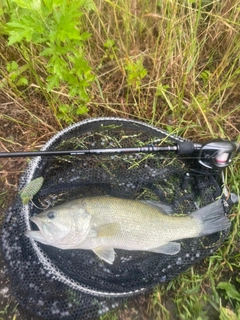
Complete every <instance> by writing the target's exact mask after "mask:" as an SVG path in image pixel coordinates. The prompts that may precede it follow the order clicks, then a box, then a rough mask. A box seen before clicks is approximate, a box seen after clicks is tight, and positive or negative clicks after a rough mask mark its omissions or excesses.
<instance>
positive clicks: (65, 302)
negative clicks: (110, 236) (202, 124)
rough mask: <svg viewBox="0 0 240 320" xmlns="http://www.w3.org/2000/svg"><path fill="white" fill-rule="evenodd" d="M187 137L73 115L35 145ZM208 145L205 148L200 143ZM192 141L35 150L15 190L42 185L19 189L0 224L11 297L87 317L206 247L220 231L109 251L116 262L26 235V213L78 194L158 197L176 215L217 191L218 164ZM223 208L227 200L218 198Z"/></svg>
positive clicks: (55, 315)
mask: <svg viewBox="0 0 240 320" xmlns="http://www.w3.org/2000/svg"><path fill="white" fill-rule="evenodd" d="M185 141H187V140H185V139H183V138H180V137H177V136H174V135H170V134H168V133H167V132H165V131H163V130H160V129H157V128H154V127H153V126H150V125H147V124H144V123H141V122H138V121H133V120H125V119H120V118H98V119H90V120H85V121H82V122H79V123H77V124H75V125H73V126H70V127H68V128H66V129H64V130H62V131H61V132H59V133H58V134H56V135H55V136H54V137H53V138H52V139H51V140H50V141H49V142H47V143H46V145H45V146H44V147H43V149H42V151H49V150H55V151H61V150H81V149H84V150H85V149H93V148H94V149H103V148H130V147H137V148H140V147H143V146H161V147H164V146H175V145H176V144H181V143H182V142H185ZM204 152H205V149H204ZM198 160H199V150H195V151H194V150H193V151H192V154H191V155H190V156H189V155H187V154H177V153H176V152H171V151H169V152H168V151H166V152H164V153H161V152H148V153H144V152H141V151H140V152H136V153H119V154H107V153H106V154H104V153H103V154H83V155H81V156H78V155H74V154H70V155H56V156H44V157H40V156H38V157H36V158H33V160H32V161H31V162H30V163H29V165H28V167H27V169H26V170H25V173H24V175H23V176H22V178H21V179H20V183H19V189H20V190H21V189H23V188H24V187H26V186H27V185H28V184H29V183H30V182H31V181H32V180H34V179H36V178H39V177H43V178H44V183H43V185H42V187H41V189H40V191H39V192H38V193H37V194H36V195H34V197H33V199H32V202H29V203H28V204H26V205H23V203H22V201H21V199H20V197H19V196H18V197H17V198H16V200H15V202H14V204H13V205H12V207H11V208H9V210H8V212H7V216H6V221H5V223H4V226H3V236H2V246H3V251H4V255H5V259H6V262H7V265H8V269H9V273H10V275H11V281H12V289H13V293H14V295H15V297H16V299H17V300H18V302H19V303H20V304H21V305H22V306H23V307H24V308H26V309H28V310H30V312H32V313H35V314H36V315H38V316H41V317H42V318H44V319H51V320H52V319H69V320H70V319H74V320H76V319H92V318H96V317H98V316H99V315H102V314H104V313H105V312H107V311H108V310H110V309H113V308H115V307H116V306H117V305H119V304H120V303H121V302H122V301H124V300H125V299H127V298H129V297H132V296H134V295H136V294H139V293H141V292H144V291H146V290H149V289H151V288H153V287H154V286H155V285H157V284H159V283H162V282H166V281H169V280H171V279H173V278H174V277H176V276H177V275H178V274H180V273H181V272H183V271H184V270H186V269H187V268H189V267H191V266H192V265H194V264H196V263H198V262H199V261H200V260H202V259H203V258H205V257H207V256H209V255H211V254H212V253H213V252H214V251H215V250H217V248H218V247H219V246H220V245H221V244H222V242H223V241H224V239H225V238H226V236H227V235H228V230H227V231H222V232H219V233H215V234H211V235H209V236H204V237H201V238H194V239H185V240H182V241H181V250H180V252H179V253H178V254H176V255H173V256H169V255H164V254H157V253H150V252H139V251H124V250H115V251H116V253H117V256H116V259H115V261H114V264H113V265H109V264H106V263H105V262H104V261H102V260H100V259H99V258H98V257H97V256H96V255H95V254H94V253H93V252H92V251H87V250H61V249H58V248H55V247H51V246H46V245H43V244H41V243H37V242H35V241H33V240H30V239H29V238H27V237H26V236H25V235H24V233H25V231H26V230H27V229H30V228H34V226H33V225H30V222H29V218H30V217H31V216H32V215H33V214H36V213H40V212H41V211H42V210H41V209H40V208H42V209H45V208H46V207H49V206H55V205H58V204H61V203H63V202H66V201H69V200H72V199H75V198H79V197H80V196H81V197H85V196H89V195H91V196H94V195H96V196H97V195H110V196H115V197H120V198H128V199H138V200H156V201H161V202H165V203H167V204H169V205H171V206H172V208H173V212H174V213H176V214H182V213H184V214H190V213H191V212H193V211H196V210H197V209H199V208H200V207H203V206H206V205H208V204H210V203H212V202H213V201H215V199H216V198H217V197H220V196H221V194H222V189H221V185H222V180H221V175H220V172H219V171H216V170H214V169H212V168H208V167H207V168H206V166H201V164H200V163H199V161H198ZM225 205H226V211H227V210H228V209H229V208H230V206H228V204H227V203H226V202H225Z"/></svg>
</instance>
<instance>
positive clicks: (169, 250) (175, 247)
mask: <svg viewBox="0 0 240 320" xmlns="http://www.w3.org/2000/svg"><path fill="white" fill-rule="evenodd" d="M180 249H181V244H180V243H178V242H168V243H165V244H163V245H161V246H159V247H157V248H152V249H149V250H148V251H151V252H156V253H163V254H169V255H174V254H177V253H178V252H179V251H180Z"/></svg>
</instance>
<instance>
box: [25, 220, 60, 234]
mask: <svg viewBox="0 0 240 320" xmlns="http://www.w3.org/2000/svg"><path fill="white" fill-rule="evenodd" d="M30 220H31V221H32V222H34V223H35V224H36V226H37V227H38V229H39V230H38V231H32V232H35V233H36V234H37V233H38V234H41V236H42V237H46V238H48V239H50V238H53V237H54V234H55V233H56V230H55V227H54V225H53V224H52V223H48V224H47V223H44V222H42V221H41V220H40V219H39V218H38V217H37V216H34V217H31V218H30Z"/></svg>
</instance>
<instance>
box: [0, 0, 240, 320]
mask: <svg viewBox="0 0 240 320" xmlns="http://www.w3.org/2000/svg"><path fill="white" fill-rule="evenodd" d="M93 116H94V117H95V116H120V117H124V118H134V119H139V120H142V121H144V122H146V123H150V124H152V125H154V126H156V127H161V128H163V129H166V130H168V131H169V132H171V133H176V134H178V135H180V136H182V137H186V138H189V139H191V140H192V141H197V142H203V141H209V140H211V139H213V138H223V139H230V140H235V141H239V139H240V137H239V132H240V3H239V0H215V1H212V0H151V1H149V0H138V1H137V0H132V1H127V0H115V1H111V0H96V1H93V0H71V1H69V0H2V1H1V2H0V119H1V126H0V148H1V151H21V150H24V151H30V150H38V149H39V148H40V147H41V146H42V145H43V144H44V143H45V142H46V141H47V140H48V139H49V138H50V137H52V136H53V134H54V133H56V132H57V131H59V130H60V129H62V128H64V127H66V126H67V125H69V124H71V123H74V122H76V121H79V120H81V119H83V118H86V117H93ZM25 166H26V160H24V159H21V158H19V159H10V160H9V159H8V160H1V162H0V181H1V184H0V185H1V187H0V207H1V212H4V210H5V209H6V208H7V207H8V206H9V204H10V203H11V201H12V200H13V197H14V195H15V194H16V190H17V183H18V177H19V174H21V172H22V171H23V169H24V167H25ZM226 173H227V181H226V184H227V186H228V187H229V189H230V190H231V192H235V193H236V194H240V193H239V185H240V168H239V157H238V158H235V159H234V161H233V164H232V165H231V166H230V167H229V168H228V169H227V172H226ZM3 216H4V215H3V213H1V216H0V219H1V220H2V219H3ZM232 225H233V227H232V232H231V234H230V235H229V238H228V239H227V241H226V242H225V245H224V246H222V247H221V248H220V249H219V250H218V251H217V252H216V253H215V254H214V255H213V256H211V257H209V258H208V259H206V260H204V261H203V262H202V263H201V264H200V265H198V266H194V267H192V268H191V269H190V270H188V271H187V272H185V273H184V274H182V275H180V276H179V277H177V278H176V279H174V280H173V281H171V282H169V283H167V284H164V285H161V286H159V287H158V288H155V289H154V290H153V292H152V293H150V294H147V295H142V296H140V297H139V298H137V299H135V300H134V301H133V302H131V303H129V304H127V305H126V306H124V307H122V308H121V309H120V310H117V311H114V312H111V313H110V314H107V315H105V316H103V317H102V319H105V320H107V319H163V320H164V319H174V320H175V319H198V320H200V319H201V320H205V319H206V320H207V319H211V320H212V319H221V320H230V319H231V320H237V319H240V293H239V292H240V276H239V274H240V242H239V235H240V218H239V205H238V208H237V206H235V207H234V209H233V211H232ZM1 266H2V269H1V270H2V273H1V277H0V295H1V297H2V299H1V302H0V319H17V320H20V319H25V320H26V319H27V320H28V319H31V316H30V315H26V314H25V313H24V311H23V310H22V309H21V307H19V306H18V305H17V302H16V301H14V298H13V297H12V296H11V294H10V291H9V289H8V287H6V286H7V280H6V279H7V278H6V270H5V267H4V263H3V262H1ZM4 288H5V289H4ZM6 288H7V289H6ZM4 290H5V291H4ZM32 319H36V318H34V317H33V318H32Z"/></svg>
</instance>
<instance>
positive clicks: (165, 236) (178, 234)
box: [26, 196, 230, 264]
mask: <svg viewBox="0 0 240 320" xmlns="http://www.w3.org/2000/svg"><path fill="white" fill-rule="evenodd" d="M170 211H171V208H170V207H168V206H166V205H164V204H161V203H159V202H155V201H154V202H152V201H139V200H129V199H120V198H115V197H110V196H97V197H87V198H80V199H76V200H72V201H69V202H66V203H64V204H61V205H58V206H56V207H53V208H51V209H48V210H46V211H43V212H42V213H40V214H38V215H36V216H33V217H32V218H31V221H33V222H34V223H35V224H36V225H37V226H38V228H39V230H38V231H26V236H28V237H29V238H32V239H34V240H36V241H39V242H41V243H44V244H47V245H51V246H54V247H57V248H61V249H85V250H93V251H94V252H95V254H97V256H98V257H99V258H100V259H103V260H105V261H106V262H108V263H110V264H112V263H113V262H114V259H115V251H114V248H115V249H124V250H141V251H150V252H156V253H163V254H169V255H174V254H177V253H178V252H179V251H180V250H181V244H180V243H179V242H176V240H180V239H186V238H195V237H200V236H204V235H208V234H212V233H216V232H218V231H221V230H224V229H227V228H229V227H230V221H229V219H228V218H227V217H226V216H225V215H224V210H223V204H222V202H221V200H218V201H215V202H213V203H212V204H210V205H208V206H205V207H203V208H201V209H199V210H197V211H195V212H193V213H191V214H190V215H186V216H182V217H179V216H178V217H174V216H172V215H169V214H168V213H169V212H170Z"/></svg>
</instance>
